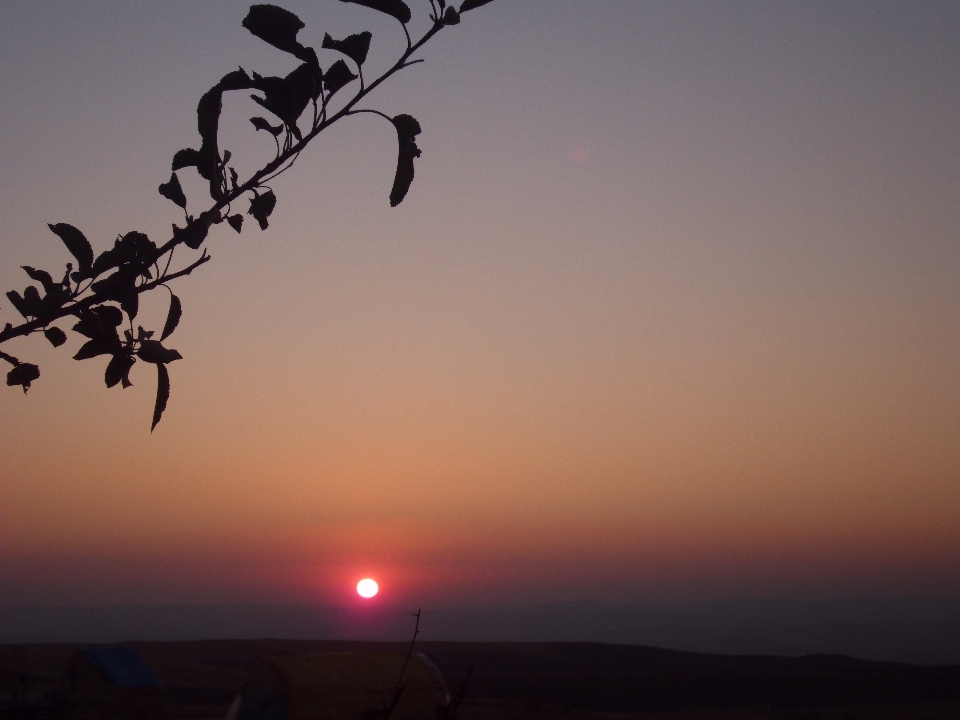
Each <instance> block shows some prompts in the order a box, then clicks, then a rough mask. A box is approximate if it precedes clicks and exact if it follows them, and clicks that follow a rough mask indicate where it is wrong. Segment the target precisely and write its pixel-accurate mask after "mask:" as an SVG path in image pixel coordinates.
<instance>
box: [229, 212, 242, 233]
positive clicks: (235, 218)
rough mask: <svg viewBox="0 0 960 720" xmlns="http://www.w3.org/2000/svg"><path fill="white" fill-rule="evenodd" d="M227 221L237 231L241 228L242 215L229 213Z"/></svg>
mask: <svg viewBox="0 0 960 720" xmlns="http://www.w3.org/2000/svg"><path fill="white" fill-rule="evenodd" d="M227 222H228V223H230V227H232V228H233V229H234V230H236V231H237V232H238V233H239V232H240V231H241V230H242V229H243V215H231V216H230V217H228V218H227Z"/></svg>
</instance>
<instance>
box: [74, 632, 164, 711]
mask: <svg viewBox="0 0 960 720" xmlns="http://www.w3.org/2000/svg"><path fill="white" fill-rule="evenodd" d="M66 685H67V689H66V698H67V705H66V712H67V714H68V715H69V716H70V717H75V718H86V717H90V718H116V719H117V720H161V719H162V718H165V717H166V716H167V708H166V702H165V700H164V696H163V685H162V684H161V682H160V679H159V678H158V677H157V676H156V674H155V673H154V672H153V670H151V669H150V668H149V667H147V665H146V663H144V662H143V660H142V659H140V655H138V654H137V651H136V650H134V649H133V648H126V647H105V648H86V649H84V650H78V651H77V652H75V653H74V654H73V655H72V656H71V658H70V664H69V667H68V669H67V677H66Z"/></svg>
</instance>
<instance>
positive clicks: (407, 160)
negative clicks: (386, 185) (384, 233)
mask: <svg viewBox="0 0 960 720" xmlns="http://www.w3.org/2000/svg"><path fill="white" fill-rule="evenodd" d="M393 126H394V127H395V128H396V129H397V139H398V141H399V152H398V153H397V173H396V175H395V176H394V178H393V189H392V190H391V191H390V207H396V206H397V205H399V204H400V203H401V202H402V201H403V198H405V197H406V195H407V191H408V190H409V189H410V185H411V183H412V182H413V160H414V158H418V157H420V148H418V147H417V143H416V140H415V138H416V136H417V135H419V134H420V132H421V130H420V123H418V122H417V120H416V118H414V117H412V116H410V115H397V116H396V117H395V118H393Z"/></svg>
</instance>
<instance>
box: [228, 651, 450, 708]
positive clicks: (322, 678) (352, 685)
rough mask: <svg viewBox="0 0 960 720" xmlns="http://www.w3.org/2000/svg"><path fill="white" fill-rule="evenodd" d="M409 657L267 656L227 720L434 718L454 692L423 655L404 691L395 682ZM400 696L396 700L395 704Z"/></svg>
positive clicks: (410, 668) (408, 673)
mask: <svg viewBox="0 0 960 720" xmlns="http://www.w3.org/2000/svg"><path fill="white" fill-rule="evenodd" d="M406 660H407V658H405V656H404V655H402V654H400V653H390V652H375V653H372V652H342V653H323V654H319V655H301V656H278V657H268V658H265V659H264V660H263V661H262V662H261V663H260V664H259V665H257V667H256V668H254V669H253V671H252V672H251V673H250V677H249V678H248V679H247V680H246V682H244V684H243V687H242V688H241V690H240V694H239V695H238V696H237V698H236V700H234V702H233V705H231V708H230V711H229V712H228V713H227V720H341V719H343V720H347V719H348V718H350V719H352V720H357V719H358V718H364V719H365V720H381V719H382V718H383V717H384V716H385V714H387V713H386V712H385V710H384V708H387V707H389V708H390V710H389V716H390V717H391V718H392V719H393V720H435V718H437V717H444V716H445V713H446V712H447V708H448V706H449V704H450V694H449V693H448V692H447V687H446V685H445V683H444V681H443V677H442V676H441V675H440V672H439V671H438V670H437V669H436V667H435V666H434V665H433V664H432V663H431V662H430V661H429V660H427V659H426V656H424V655H423V654H422V653H418V654H416V655H414V656H413V657H412V658H410V661H409V663H408V664H407V666H406V669H405V672H404V690H403V692H402V693H400V694H399V697H396V692H395V681H396V678H397V676H398V673H399V672H400V670H401V668H403V667H404V663H405V662H406ZM394 699H396V702H393V701H394Z"/></svg>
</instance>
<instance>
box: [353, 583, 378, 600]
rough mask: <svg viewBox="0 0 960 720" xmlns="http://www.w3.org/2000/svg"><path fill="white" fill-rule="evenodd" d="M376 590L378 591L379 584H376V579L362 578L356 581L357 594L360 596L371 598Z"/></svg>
mask: <svg viewBox="0 0 960 720" xmlns="http://www.w3.org/2000/svg"><path fill="white" fill-rule="evenodd" d="M378 592H380V586H379V585H377V581H376V580H371V579H370V578H364V579H363V580H361V581H360V582H358V583H357V595H359V596H360V597H362V598H372V597H373V596H374V595H376V594H377V593H378Z"/></svg>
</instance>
